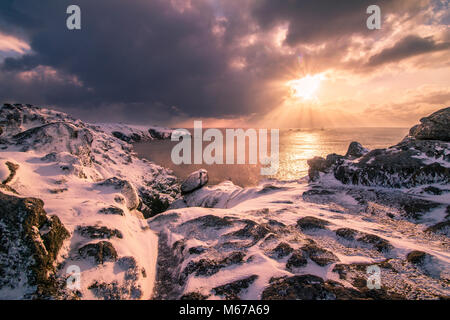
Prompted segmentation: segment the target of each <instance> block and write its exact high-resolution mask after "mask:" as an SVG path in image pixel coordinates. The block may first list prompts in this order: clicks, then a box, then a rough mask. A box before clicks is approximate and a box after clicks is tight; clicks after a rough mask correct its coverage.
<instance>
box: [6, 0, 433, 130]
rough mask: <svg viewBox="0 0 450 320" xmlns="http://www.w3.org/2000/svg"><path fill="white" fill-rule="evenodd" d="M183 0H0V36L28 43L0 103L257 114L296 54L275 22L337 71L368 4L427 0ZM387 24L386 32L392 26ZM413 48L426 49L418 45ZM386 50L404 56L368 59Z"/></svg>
mask: <svg viewBox="0 0 450 320" xmlns="http://www.w3.org/2000/svg"><path fill="white" fill-rule="evenodd" d="M188 2H189V1H184V2H183V1H182V0H176V1H169V0H127V1H123V0H95V1H92V0H71V1H68V0H58V1H55V0H40V1H36V0H14V1H13V0H3V1H0V32H2V33H5V34H11V35H14V36H17V37H19V38H21V39H23V40H25V41H26V42H27V43H29V45H30V47H31V51H30V52H28V53H27V54H25V55H23V56H20V57H17V56H16V57H10V58H6V59H5V60H4V62H3V63H2V64H1V65H0V81H1V83H2V85H1V86H0V99H2V100H10V101H19V102H24V103H28V102H29V103H36V104H50V105H56V106H57V107H60V108H62V109H65V110H70V112H72V113H73V114H74V115H80V116H84V117H86V118H90V119H92V118H95V120H100V121H107V120H108V121H109V120H111V119H114V120H116V118H117V117H118V116H120V117H121V118H119V119H122V120H123V121H131V122H148V121H152V119H157V120H158V121H160V120H161V121H162V120H164V119H172V118H173V117H176V116H184V117H233V116H240V115H248V114H251V113H255V112H265V111H267V110H270V109H271V108H274V107H276V106H277V105H278V104H279V102H280V99H282V95H281V94H280V92H278V91H276V90H272V89H273V88H271V89H270V90H269V89H268V87H267V83H270V82H271V81H273V80H278V79H281V78H283V75H284V76H285V75H286V74H288V73H287V71H289V70H290V69H292V65H294V64H295V63H296V56H297V51H296V50H294V51H292V50H291V51H288V52H287V53H286V52H284V51H283V50H278V51H277V50H274V49H273V44H271V43H268V41H270V40H269V37H266V36H265V35H266V34H269V32H270V31H271V29H272V27H275V26H277V25H279V24H283V23H284V24H285V23H288V26H289V27H288V32H287V38H286V42H285V43H286V44H287V45H289V46H291V47H292V48H295V46H296V45H304V44H326V46H325V48H326V50H325V51H324V52H323V53H322V55H320V54H319V55H318V56H317V57H318V60H317V61H320V63H319V64H322V66H320V67H321V68H322V69H323V68H324V66H323V64H328V65H330V64H332V65H334V66H336V67H339V65H338V62H339V61H338V58H339V57H340V56H339V54H343V53H345V50H346V46H348V43H349V42H348V39H349V36H350V35H352V34H363V35H364V34H367V32H368V30H367V28H365V19H366V18H367V15H366V13H365V10H366V8H367V6H368V5H369V4H374V3H379V4H380V5H381V6H382V8H383V9H382V10H383V13H389V12H394V11H396V10H397V11H398V10H400V11H401V12H402V13H403V12H405V13H407V12H408V13H410V14H411V15H413V14H414V12H417V10H418V8H420V7H421V6H420V4H423V3H424V1H423V0H397V1H387V0H385V1H375V2H373V1H368V0H367V1H366V0H346V1H339V2H337V1H331V0H322V1H309V0H308V1H306V0H305V1H300V0H299V1H275V0H273V1H272V0H256V1H255V0H242V1H230V0H195V1H191V2H190V7H189V8H188V9H186V10H183V6H181V7H178V8H177V7H176V6H173V5H172V3H179V4H183V3H188ZM70 4H77V5H79V6H80V7H81V11H82V30H81V31H69V30H67V28H66V18H67V15H66V13H65V12H66V8H67V6H68V5H70ZM214 27H216V29H219V33H220V29H221V28H222V29H223V34H222V35H220V36H219V35H217V34H215V33H214V32H213V29H214ZM383 29H384V30H385V31H384V32H386V30H389V25H383ZM254 33H256V34H259V38H258V41H256V43H253V44H250V45H246V46H242V45H240V41H242V39H243V38H244V37H245V36H248V35H250V34H254ZM261 35H263V36H261ZM338 40H339V41H338ZM417 45H418V46H419V47H420V46H422V47H423V46H424V44H422V43H417ZM271 46H272V47H271ZM425 47H426V45H425ZM394 48H395V47H394ZM394 48H393V49H394ZM420 50H426V49H416V52H419V51H420ZM400 51H401V50H400ZM380 55H383V53H380ZM386 56H387V57H386ZM236 57H238V58H243V59H244V60H245V63H246V67H245V68H244V69H242V70H239V69H232V68H230V61H232V60H233V59H234V58H236ZM314 58H315V56H308V59H310V60H313V59H314ZM389 58H390V59H397V58H399V59H400V58H401V54H398V53H395V50H394V52H391V53H390V54H389V51H388V53H386V54H385V57H384V58H383V57H382V58H376V59H381V60H386V61H387V60H388V59H389ZM374 59H375V57H374ZM375 63H376V61H375ZM43 66H44V68H43ZM45 67H48V68H45ZM52 70H53V71H55V72H56V74H55V73H54V72H52ZM39 72H40V73H39Z"/></svg>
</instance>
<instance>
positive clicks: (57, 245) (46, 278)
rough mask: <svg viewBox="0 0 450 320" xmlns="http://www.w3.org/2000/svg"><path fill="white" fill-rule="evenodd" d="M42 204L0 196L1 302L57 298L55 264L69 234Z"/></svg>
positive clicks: (35, 200)
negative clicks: (2, 300) (48, 213)
mask: <svg viewBox="0 0 450 320" xmlns="http://www.w3.org/2000/svg"><path fill="white" fill-rule="evenodd" d="M43 206H44V202H43V201H42V200H40V199H35V198H19V197H16V196H10V195H6V194H3V193H0V290H1V291H2V298H3V299H5V298H8V299H22V298H28V299H34V298H58V297H59V294H60V292H59V289H60V284H59V283H58V280H57V279H56V277H55V262H56V259H57V257H58V253H59V250H60V249H61V246H62V244H63V241H64V240H65V239H66V238H68V237H69V232H68V231H67V230H66V228H65V227H64V226H63V225H62V223H61V221H60V220H59V218H58V217H56V216H47V214H46V212H45V211H44V209H43Z"/></svg>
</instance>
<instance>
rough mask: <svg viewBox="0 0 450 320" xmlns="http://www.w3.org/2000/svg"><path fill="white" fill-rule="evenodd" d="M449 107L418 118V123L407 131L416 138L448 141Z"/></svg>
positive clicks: (449, 132)
mask: <svg viewBox="0 0 450 320" xmlns="http://www.w3.org/2000/svg"><path fill="white" fill-rule="evenodd" d="M449 128H450V107H448V108H445V109H442V110H439V111H437V112H435V113H433V114H431V115H430V116H428V117H424V118H422V119H420V124H418V125H416V126H414V127H412V128H411V130H410V131H409V135H410V136H412V137H414V138H416V139H418V140H441V141H447V142H448V141H450V129H449Z"/></svg>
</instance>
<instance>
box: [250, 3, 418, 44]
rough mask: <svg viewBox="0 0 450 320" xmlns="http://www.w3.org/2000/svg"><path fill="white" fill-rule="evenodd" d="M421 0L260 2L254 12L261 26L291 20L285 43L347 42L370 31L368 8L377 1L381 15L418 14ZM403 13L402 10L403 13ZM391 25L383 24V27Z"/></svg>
mask: <svg viewBox="0 0 450 320" xmlns="http://www.w3.org/2000/svg"><path fill="white" fill-rule="evenodd" d="M423 2H424V1H421V0H395V1H394V0H378V1H374V0H345V1H336V0H322V1H273V0H260V1H257V4H256V5H255V7H254V9H253V11H254V15H255V17H256V18H257V19H258V21H259V23H260V25H261V26H262V27H264V28H266V29H267V28H271V27H273V26H274V25H276V24H279V23H282V22H288V23H289V30H288V34H287V37H286V42H287V43H288V44H289V45H291V46H294V45H297V44H300V43H320V42H322V41H330V40H331V39H334V40H338V39H344V40H345V41H347V39H348V38H349V36H350V35H353V34H366V35H367V34H370V33H371V32H372V31H371V30H368V28H367V27H366V19H367V17H368V15H367V14H366V9H367V7H368V6H370V5H373V4H376V5H379V6H380V7H381V8H382V17H386V16H387V15H388V14H390V13H398V12H399V10H404V13H410V14H412V15H413V14H415V13H417V12H418V10H419V9H420V8H421V7H423V6H422V5H423ZM402 13H403V12H402ZM388 27H389V26H386V25H384V26H383V28H388Z"/></svg>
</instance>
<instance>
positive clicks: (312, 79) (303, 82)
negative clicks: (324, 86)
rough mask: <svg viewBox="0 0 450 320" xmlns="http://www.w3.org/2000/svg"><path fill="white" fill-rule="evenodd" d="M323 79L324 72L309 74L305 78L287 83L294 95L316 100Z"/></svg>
mask: <svg viewBox="0 0 450 320" xmlns="http://www.w3.org/2000/svg"><path fill="white" fill-rule="evenodd" d="M323 79H325V75H324V74H323V73H319V74H316V75H313V76H312V75H309V74H308V75H306V76H305V77H303V78H300V79H295V80H291V81H288V82H287V83H286V85H287V86H288V87H289V89H290V93H291V96H292V97H294V98H297V99H302V100H314V99H317V96H316V93H317V91H318V90H319V88H320V83H321V82H322V80H323Z"/></svg>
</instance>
